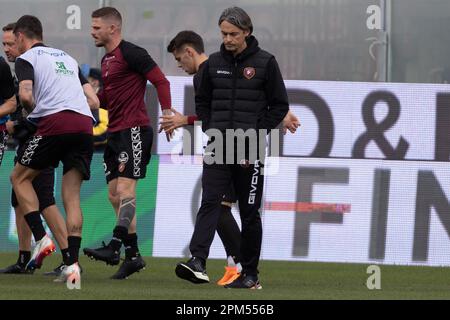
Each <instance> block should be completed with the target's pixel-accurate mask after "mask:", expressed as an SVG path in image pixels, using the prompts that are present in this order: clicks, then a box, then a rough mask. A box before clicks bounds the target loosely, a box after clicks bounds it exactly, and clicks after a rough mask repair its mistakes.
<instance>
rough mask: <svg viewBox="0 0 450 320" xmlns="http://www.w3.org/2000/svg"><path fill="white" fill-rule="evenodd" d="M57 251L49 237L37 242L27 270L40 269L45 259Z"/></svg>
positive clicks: (46, 236)
mask: <svg viewBox="0 0 450 320" xmlns="http://www.w3.org/2000/svg"><path fill="white" fill-rule="evenodd" d="M55 251H56V247H55V244H54V243H53V241H52V239H50V237H49V236H48V235H45V237H43V238H42V239H41V240H39V241H38V242H36V246H35V247H34V250H33V255H32V256H31V260H30V262H28V264H27V270H34V269H40V268H41V266H42V261H43V260H44V258H45V257H47V256H49V255H51V254H52V253H53V252H55Z"/></svg>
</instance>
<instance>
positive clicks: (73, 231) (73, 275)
mask: <svg viewBox="0 0 450 320" xmlns="http://www.w3.org/2000/svg"><path fill="white" fill-rule="evenodd" d="M60 144H65V145H67V150H66V152H65V154H64V155H63V157H62V159H61V161H62V163H63V164H64V170H63V181H62V199H63V203H64V209H65V210H66V225H67V234H68V238H67V243H68V256H67V257H64V264H65V265H66V266H67V267H66V268H64V270H63V271H62V272H61V275H60V277H59V279H58V280H59V281H73V280H75V281H76V280H77V279H79V278H80V273H81V271H80V267H79V263H78V258H79V251H80V246H81V233H82V229H83V213H82V211H81V199H80V197H81V196H80V193H81V184H82V182H83V180H89V179H90V176H91V171H90V166H91V161H92V155H93V152H94V146H93V140H92V136H91V135H89V134H70V135H64V136H63V137H60Z"/></svg>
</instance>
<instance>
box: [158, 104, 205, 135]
mask: <svg viewBox="0 0 450 320" xmlns="http://www.w3.org/2000/svg"><path fill="white" fill-rule="evenodd" d="M171 111H172V112H173V114H171V115H163V116H162V117H160V119H161V122H160V123H159V124H160V127H159V132H161V131H162V130H164V131H166V132H167V131H173V130H175V129H178V128H180V127H184V126H188V125H193V124H194V122H195V121H197V119H198V118H197V116H196V115H190V116H185V115H183V114H181V113H179V112H178V111H177V110H175V109H174V108H172V109H171Z"/></svg>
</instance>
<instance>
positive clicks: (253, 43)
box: [220, 36, 261, 62]
mask: <svg viewBox="0 0 450 320" xmlns="http://www.w3.org/2000/svg"><path fill="white" fill-rule="evenodd" d="M245 41H246V42H247V48H245V50H244V51H242V52H241V53H240V54H238V55H237V56H236V57H234V56H233V54H232V53H231V52H230V51H228V50H226V49H225V45H224V44H223V43H222V45H221V46H220V53H221V54H222V57H224V58H225V59H226V60H227V61H229V62H235V61H242V60H244V59H246V58H247V57H249V56H251V55H254V54H255V53H257V52H258V51H259V50H261V49H260V48H259V45H258V40H256V38H255V37H254V36H249V37H247V39H246V40H245Z"/></svg>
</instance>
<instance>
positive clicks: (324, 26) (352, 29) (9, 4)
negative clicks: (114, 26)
mask: <svg viewBox="0 0 450 320" xmlns="http://www.w3.org/2000/svg"><path fill="white" fill-rule="evenodd" d="M71 5H76V6H78V7H79V8H80V9H81V11H80V13H81V29H79V30H78V29H75V30H69V29H68V28H67V27H66V22H67V19H68V18H69V16H70V13H68V12H67V9H68V7H69V6H71ZM231 5H238V6H241V7H243V8H244V9H245V10H247V11H248V13H249V14H250V16H251V18H252V19H253V23H254V26H255V31H254V34H255V36H256V37H257V38H258V39H259V40H260V44H261V46H262V47H263V48H264V49H266V50H268V51H270V52H271V53H273V54H274V55H275V56H276V57H277V59H278V61H279V64H280V66H281V68H282V72H283V76H284V78H285V79H295V80H330V81H365V82H372V81H389V82H420V83H447V82H448V81H449V80H450V62H449V59H448V57H450V42H449V41H445V39H443V38H442V37H441V36H439V34H441V35H444V34H445V32H446V30H448V26H449V25H450V1H448V0H428V1H423V0H395V1H392V0H241V1H230V2H224V1H223V0H152V1H149V0H127V1H121V0H100V1H95V0H94V1H92V0H78V1H77V0H43V1H34V0H21V1H13V0H0V8H1V10H0V21H1V23H2V24H3V25H5V24H7V23H8V22H12V21H14V20H15V19H17V18H18V17H20V16H21V15H23V14H26V13H33V14H34V15H37V16H38V17H39V18H41V20H42V21H43V24H44V32H45V41H46V43H48V44H49V45H52V46H55V47H58V48H61V49H63V50H66V51H67V52H69V53H70V54H71V55H73V56H74V57H75V58H76V59H77V60H78V61H79V63H80V64H89V65H91V66H98V65H99V61H100V58H101V56H102V55H103V52H102V49H97V48H95V46H94V45H93V41H92V40H91V37H90V20H91V18H90V15H91V12H92V11H93V10H95V9H97V8H99V7H102V6H115V7H117V8H118V9H119V11H120V12H121V13H122V15H123V17H124V35H125V38H126V39H127V40H129V41H131V42H135V43H136V44H138V45H140V46H142V47H144V48H146V49H147V50H148V51H149V52H150V54H151V55H152V56H153V58H154V59H155V60H156V61H157V63H158V64H159V65H160V66H161V67H162V69H163V71H164V72H165V73H166V74H167V75H169V76H170V75H184V74H183V73H182V72H181V71H179V70H177V67H176V64H175V63H174V61H173V58H172V57H171V56H169V55H168V54H166V46H167V44H168V41H170V39H171V38H172V37H173V36H175V35H176V33H177V32H178V31H180V30H183V29H191V30H194V31H196V32H198V33H199V34H200V35H202V36H203V37H204V39H205V42H206V51H207V53H212V52H214V51H217V49H218V47H219V45H220V42H221V40H220V34H219V29H218V27H217V20H218V18H219V15H220V13H221V11H222V10H223V9H224V8H226V7H228V6H231ZM373 5H376V6H378V7H379V8H381V25H380V27H381V28H380V29H369V28H368V26H367V21H368V20H369V21H370V19H371V16H372V12H367V11H368V8H369V7H370V6H373ZM2 54H3V53H2Z"/></svg>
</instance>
